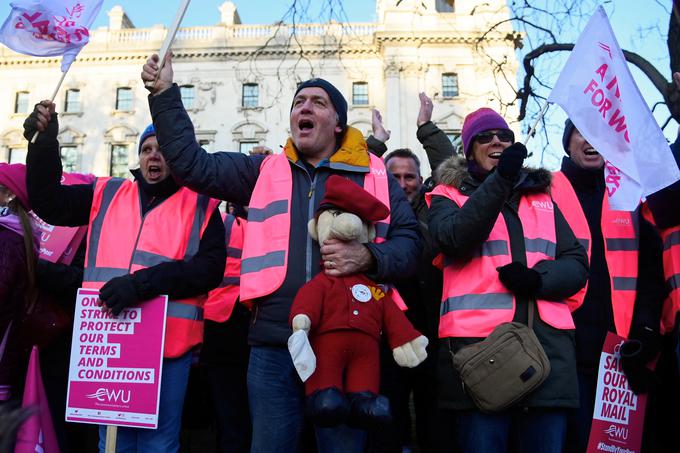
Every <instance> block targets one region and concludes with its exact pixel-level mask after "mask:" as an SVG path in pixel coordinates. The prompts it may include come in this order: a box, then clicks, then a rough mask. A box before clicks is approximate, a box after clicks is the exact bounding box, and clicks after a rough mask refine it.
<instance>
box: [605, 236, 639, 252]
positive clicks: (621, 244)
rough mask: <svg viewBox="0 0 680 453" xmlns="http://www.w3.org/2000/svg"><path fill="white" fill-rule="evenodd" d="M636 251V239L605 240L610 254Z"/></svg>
mask: <svg viewBox="0 0 680 453" xmlns="http://www.w3.org/2000/svg"><path fill="white" fill-rule="evenodd" d="M637 249H638V240H637V238H607V250H609V251H610V252H612V251H613V252H620V251H636V250H637Z"/></svg>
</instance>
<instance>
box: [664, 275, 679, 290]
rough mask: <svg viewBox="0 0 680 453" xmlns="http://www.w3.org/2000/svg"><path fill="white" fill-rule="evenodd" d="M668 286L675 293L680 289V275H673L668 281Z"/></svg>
mask: <svg viewBox="0 0 680 453" xmlns="http://www.w3.org/2000/svg"><path fill="white" fill-rule="evenodd" d="M666 284H667V285H668V287H669V288H670V290H671V291H675V290H676V289H678V288H680V274H675V275H671V278H669V279H668V280H666Z"/></svg>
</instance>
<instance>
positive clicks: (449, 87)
mask: <svg viewBox="0 0 680 453" xmlns="http://www.w3.org/2000/svg"><path fill="white" fill-rule="evenodd" d="M442 96H444V97H445V98H453V97H456V96H458V74H454V73H449V74H442Z"/></svg>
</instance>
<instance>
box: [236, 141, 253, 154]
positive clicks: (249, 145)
mask: <svg viewBox="0 0 680 453" xmlns="http://www.w3.org/2000/svg"><path fill="white" fill-rule="evenodd" d="M257 145H258V142H239V143H238V150H239V151H240V152H241V153H242V154H249V153H250V150H251V149H253V148H254V147H256V146H257Z"/></svg>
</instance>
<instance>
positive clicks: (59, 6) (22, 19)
mask: <svg viewBox="0 0 680 453" xmlns="http://www.w3.org/2000/svg"><path fill="white" fill-rule="evenodd" d="M102 2H103V0H16V1H13V2H11V3H10V6H11V7H12V11H11V12H10V15H9V17H8V18H7V19H6V20H5V23H4V24H3V25H2V28H0V42H1V43H3V44H4V45H6V46H7V47H9V48H10V49H12V50H13V51H15V52H19V53H23V54H26V55H33V56H36V57H53V56H57V55H63V57H62V60H61V71H62V72H66V71H68V68H69V67H70V66H71V63H73V60H75V58H76V56H77V55H78V52H80V49H81V48H82V47H83V46H84V45H85V44H87V43H88V41H89V38H90V27H91V26H92V23H93V22H94V19H95V18H96V17H97V14H98V13H99V10H100V9H101V7H102Z"/></svg>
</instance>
